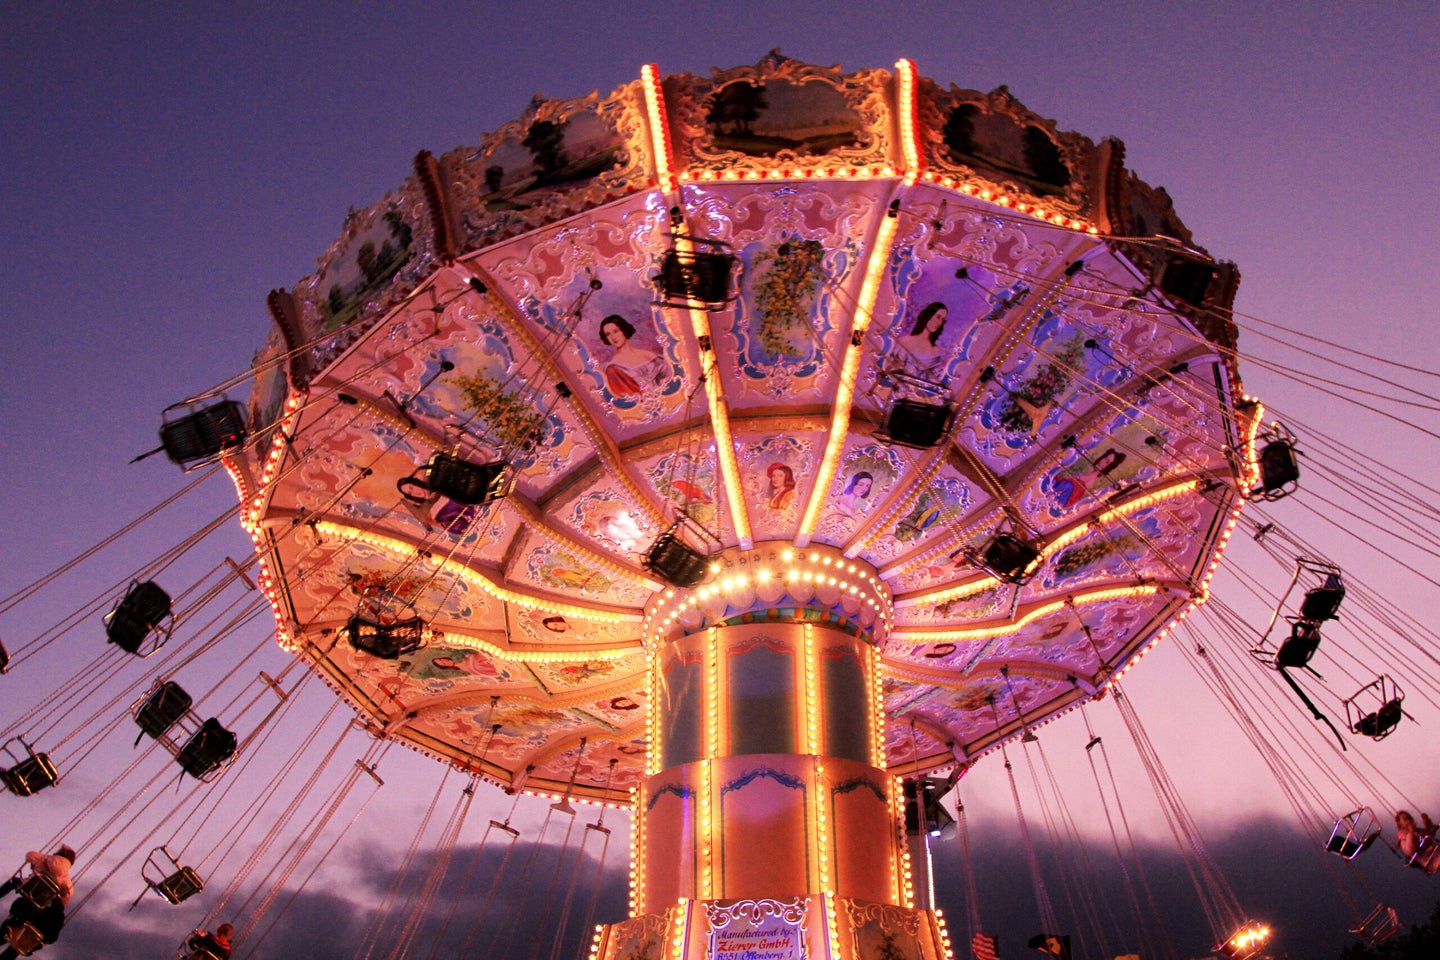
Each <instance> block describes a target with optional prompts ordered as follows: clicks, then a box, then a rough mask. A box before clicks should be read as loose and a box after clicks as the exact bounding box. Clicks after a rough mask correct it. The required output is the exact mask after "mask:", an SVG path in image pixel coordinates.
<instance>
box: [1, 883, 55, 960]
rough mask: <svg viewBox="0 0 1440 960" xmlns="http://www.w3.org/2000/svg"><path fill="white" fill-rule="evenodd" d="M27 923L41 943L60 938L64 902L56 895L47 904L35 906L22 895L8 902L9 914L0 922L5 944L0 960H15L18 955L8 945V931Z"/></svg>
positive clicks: (18, 953) (16, 951)
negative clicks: (10, 902) (37, 935)
mask: <svg viewBox="0 0 1440 960" xmlns="http://www.w3.org/2000/svg"><path fill="white" fill-rule="evenodd" d="M27 923H28V924H30V925H31V926H32V927H34V928H35V930H36V932H38V933H39V934H40V939H41V941H42V942H43V943H54V942H55V941H56V940H58V939H60V930H61V928H62V927H64V926H65V904H64V903H62V902H61V900H60V898H59V897H56V898H55V899H53V900H51V901H50V903H49V904H48V905H47V906H44V907H37V906H35V904H33V903H31V902H30V901H29V900H26V899H25V898H24V897H16V898H15V902H14V903H12V904H10V916H9V917H8V918H7V919H6V920H5V921H4V923H0V934H3V940H4V942H5V944H6V946H5V949H4V950H0V960H15V958H16V957H18V956H19V955H20V952H19V951H18V950H16V949H15V948H14V947H12V946H10V945H9V938H10V933H11V930H12V929H17V930H18V928H19V927H21V926H22V925H24V924H27Z"/></svg>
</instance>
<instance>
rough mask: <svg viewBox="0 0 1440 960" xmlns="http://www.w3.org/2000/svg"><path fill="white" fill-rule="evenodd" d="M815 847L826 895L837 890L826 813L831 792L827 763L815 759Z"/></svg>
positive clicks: (821, 883)
mask: <svg viewBox="0 0 1440 960" xmlns="http://www.w3.org/2000/svg"><path fill="white" fill-rule="evenodd" d="M814 760H815V845H816V847H817V848H818V850H819V856H818V857H817V858H816V859H817V860H818V861H819V862H818V867H819V870H820V877H819V880H820V883H819V888H820V890H822V891H823V892H824V894H825V895H826V899H827V901H828V899H829V894H830V893H831V892H832V891H833V890H834V889H835V869H834V866H833V865H832V864H831V863H830V818H829V817H828V816H827V815H826V813H825V808H826V806H828V805H829V803H830V791H829V790H827V789H826V788H825V763H824V761H823V760H821V759H820V758H819V757H815V758H814Z"/></svg>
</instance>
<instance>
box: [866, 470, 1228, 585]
mask: <svg viewBox="0 0 1440 960" xmlns="http://www.w3.org/2000/svg"><path fill="white" fill-rule="evenodd" d="M1200 484H1201V481H1199V480H1182V481H1181V482H1180V483H1176V484H1172V485H1171V486H1168V487H1163V488H1161V489H1159V490H1156V491H1155V492H1153V493H1148V494H1146V495H1145V496H1143V497H1136V498H1135V499H1134V500H1131V501H1128V502H1126V503H1122V504H1121V505H1120V506H1118V507H1113V508H1111V509H1109V510H1107V511H1105V512H1104V513H1102V514H1099V515H1097V516H1094V517H1091V518H1090V519H1088V520H1086V521H1084V522H1083V523H1078V524H1076V525H1075V526H1074V527H1072V528H1070V529H1069V530H1067V531H1065V532H1064V533H1063V534H1061V535H1060V536H1058V537H1056V538H1055V539H1054V540H1051V541H1050V542H1049V543H1047V544H1046V545H1045V548H1044V549H1043V550H1041V551H1040V554H1039V556H1037V557H1036V558H1035V559H1034V560H1033V561H1032V562H1031V564H1030V566H1028V567H1026V568H1025V569H1026V572H1029V571H1031V570H1036V569H1039V567H1040V565H1041V564H1042V563H1044V562H1045V561H1046V560H1048V559H1049V558H1050V557H1052V556H1054V555H1055V553H1056V552H1058V551H1060V550H1063V549H1065V548H1066V547H1068V546H1069V545H1070V544H1072V543H1074V542H1075V541H1076V540H1079V539H1080V538H1081V537H1083V536H1085V535H1086V534H1087V533H1090V532H1092V530H1093V529H1094V528H1095V527H1098V526H1101V525H1103V524H1105V523H1108V522H1109V521H1111V520H1114V519H1115V518H1116V517H1123V516H1128V515H1129V514H1131V513H1134V512H1136V511H1138V510H1143V509H1144V508H1146V507H1151V506H1154V505H1155V504H1157V503H1160V502H1162V501H1164V500H1170V499H1173V498H1175V497H1179V496H1183V495H1185V494H1187V493H1193V492H1194V491H1195V490H1197V489H1199V487H1200ZM999 583H1000V580H999V579H998V578H997V577H995V576H993V575H989V576H984V577H981V578H980V579H979V580H973V581H971V582H969V583H966V584H961V585H960V586H956V587H947V588H945V589H941V590H936V591H933V592H931V593H921V594H915V595H912V596H908V597H904V598H903V599H899V600H896V601H895V607H896V609H903V608H905V607H913V606H916V605H919V604H930V603H944V602H945V601H946V600H957V599H961V598H964V597H968V596H973V595H974V594H977V593H979V592H981V591H982V590H986V589H988V588H990V587H993V586H997V585H998V584H999Z"/></svg>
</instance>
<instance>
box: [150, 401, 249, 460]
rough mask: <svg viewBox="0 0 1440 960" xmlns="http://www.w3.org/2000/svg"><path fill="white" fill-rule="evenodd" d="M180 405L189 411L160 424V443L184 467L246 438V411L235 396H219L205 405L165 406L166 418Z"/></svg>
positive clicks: (212, 457) (210, 457) (232, 446)
mask: <svg viewBox="0 0 1440 960" xmlns="http://www.w3.org/2000/svg"><path fill="white" fill-rule="evenodd" d="M180 408H184V409H188V410H189V411H190V412H189V413H188V414H186V415H184V416H178V417H176V418H175V419H173V420H172V419H166V420H165V421H164V422H163V423H162V424H161V425H160V445H161V446H162V447H164V448H165V456H167V457H169V458H170V460H171V461H172V462H173V463H176V464H178V465H179V466H181V467H184V468H185V470H186V471H190V470H193V469H194V468H196V467H198V466H203V465H204V464H207V463H210V462H211V461H213V460H215V459H216V458H217V457H219V455H220V454H221V453H222V452H224V451H225V450H229V449H232V448H234V447H238V446H240V445H241V444H243V443H244V442H245V414H244V412H243V411H242V410H241V409H240V404H238V403H236V402H235V401H234V400H226V399H224V398H221V399H219V400H216V401H215V402H214V403H211V404H209V405H208V406H201V405H199V404H181V403H177V404H175V405H174V406H172V407H169V408H168V409H166V411H165V415H164V416H165V417H166V418H168V417H169V416H170V414H171V411H174V410H177V409H180Z"/></svg>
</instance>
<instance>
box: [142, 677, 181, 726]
mask: <svg viewBox="0 0 1440 960" xmlns="http://www.w3.org/2000/svg"><path fill="white" fill-rule="evenodd" d="M191 702H192V701H191V699H190V694H188V693H186V692H185V690H184V689H183V688H182V687H181V686H180V684H178V683H176V682H175V681H173V680H166V681H165V682H164V683H162V684H160V686H158V687H156V688H155V689H154V690H153V691H151V693H150V695H149V696H148V697H146V698H145V702H144V703H142V704H141V705H140V707H139V708H138V709H137V710H136V711H135V722H136V723H137V724H139V725H140V730H141V732H142V733H143V734H144V735H145V736H147V737H150V738H151V739H159V738H160V737H162V736H164V735H165V733H166V732H167V731H169V730H170V728H171V727H173V726H175V724H176V723H178V722H179V721H180V718H181V717H183V716H185V714H186V713H188V712H189V711H190V704H191Z"/></svg>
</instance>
